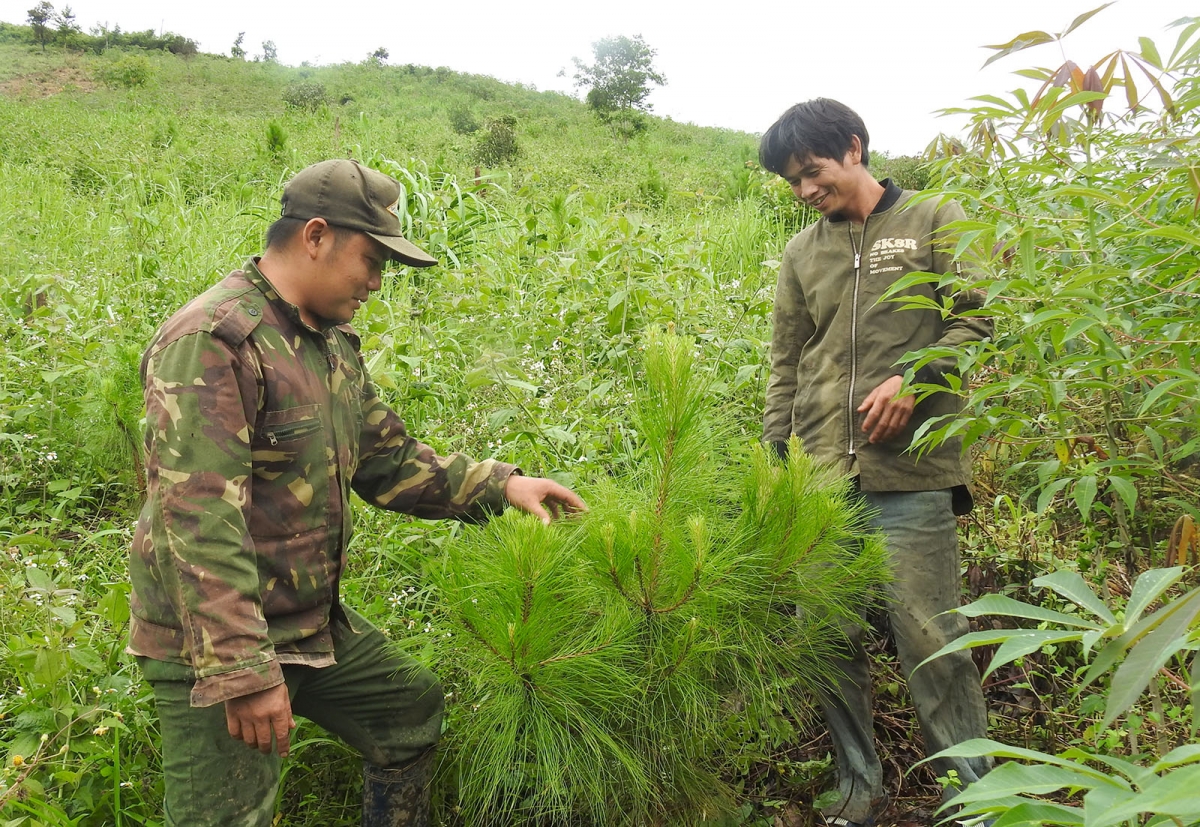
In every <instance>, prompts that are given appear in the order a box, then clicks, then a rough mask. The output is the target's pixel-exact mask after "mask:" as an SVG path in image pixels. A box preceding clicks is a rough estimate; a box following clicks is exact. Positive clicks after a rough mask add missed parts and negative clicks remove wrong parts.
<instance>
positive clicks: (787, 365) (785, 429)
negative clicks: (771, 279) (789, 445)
mask: <svg viewBox="0 0 1200 827" xmlns="http://www.w3.org/2000/svg"><path fill="white" fill-rule="evenodd" d="M772 318H773V327H772V332H771V372H770V375H769V376H768V377H767V400H766V405H765V406H764V408H763V441H764V442H766V443H768V444H778V443H786V442H787V441H788V439H790V438H791V436H792V406H793V404H794V403H795V400H796V390H797V386H798V377H797V375H796V370H797V368H798V367H799V365H800V353H801V351H802V350H803V348H804V345H805V344H806V343H807V342H808V341H809V339H811V338H812V336H813V334H814V333H815V326H814V324H813V320H812V316H811V315H810V314H809V312H808V307H807V305H806V304H805V301H804V291H803V290H801V288H800V279H799V273H798V272H797V270H796V260H795V256H794V255H792V254H791V251H790V250H789V251H785V253H784V256H783V264H782V265H780V267H779V280H778V283H777V284H776V287H775V310H774V314H773V317H772Z"/></svg>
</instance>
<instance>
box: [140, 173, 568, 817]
mask: <svg viewBox="0 0 1200 827" xmlns="http://www.w3.org/2000/svg"><path fill="white" fill-rule="evenodd" d="M400 192H401V188H400V185H399V184H398V183H397V182H396V181H394V180H392V179H391V178H389V177H388V176H386V175H384V174H383V173H380V172H377V171H375V170H373V169H369V168H366V167H362V166H360V165H359V164H357V163H356V162H354V161H347V160H333V161H325V162H322V163H320V164H316V165H314V166H311V167H308V168H307V169H304V170H302V171H301V172H299V173H298V174H297V175H296V176H295V177H294V178H293V179H292V180H291V181H290V182H289V183H288V184H287V186H286V187H285V189H284V192H283V211H282V217H281V218H280V219H279V220H278V221H276V222H275V223H274V224H273V225H272V226H271V228H270V229H269V230H268V232H267V248H266V251H265V252H264V253H263V255H262V257H261V258H254V259H251V260H250V261H248V262H247V263H246V265H245V266H244V267H243V268H242V269H241V270H237V271H234V272H233V273H232V274H230V275H229V276H228V277H226V278H225V279H224V280H223V281H222V282H220V283H219V284H217V285H216V286H214V287H213V288H211V289H210V290H208V291H207V292H205V293H204V294H202V295H200V296H199V297H197V298H196V299H194V300H193V301H191V302H190V303H188V304H187V305H186V306H185V307H183V308H182V309H181V310H179V311H178V312H177V313H175V315H173V316H172V317H171V318H170V319H169V320H168V321H167V322H166V324H164V325H163V326H162V328H161V329H160V330H159V331H158V333H157V334H156V335H155V337H154V340H153V341H152V342H151V344H150V347H149V349H148V350H147V351H146V354H145V356H144V358H143V360H142V380H143V385H144V388H145V401H146V453H147V465H146V469H147V478H148V492H147V501H146V505H145V507H144V509H143V510H142V513H141V517H140V519H139V521H138V525H137V531H136V533H135V536H134V541H133V548H132V553H131V558H130V576H131V579H132V581H133V595H132V600H131V604H132V615H133V617H132V621H131V629H130V643H129V651H130V652H131V653H132V654H134V655H137V656H138V660H139V662H140V663H141V665H142V669H143V672H144V674H145V676H146V678H147V680H148V681H149V682H150V684H151V686H152V687H153V689H154V696H155V703H156V706H157V709H158V714H159V720H160V731H161V735H162V742H163V748H162V754H163V770H164V775H165V787H166V803H165V810H166V823H167V824H168V825H186V827H197V825H213V826H214V827H217V826H218V825H219V827H229V826H230V825H238V826H239V827H243V826H244V827H259V826H260V825H261V827H268V825H270V824H272V823H273V821H272V814H273V809H274V803H275V796H276V790H277V787H278V784H279V777H280V759H281V758H282V757H283V756H286V755H287V752H288V739H289V732H290V730H291V729H292V728H293V727H294V726H295V724H294V722H293V720H292V713H293V712H298V713H300V714H301V715H304V716H305V717H307V718H310V719H311V720H313V721H316V722H317V723H319V724H321V725H322V726H324V727H325V728H326V729H328V730H330V731H332V732H334V733H336V734H337V735H339V736H341V738H342V739H343V740H345V741H346V742H347V743H348V744H350V745H351V746H352V747H354V748H355V749H357V750H358V751H359V752H361V753H362V755H363V757H364V761H365V764H366V766H365V791H364V814H363V822H362V823H363V824H364V825H369V827H379V826H380V825H388V827H400V825H411V826H415V825H422V826H423V825H427V824H428V823H429V822H428V818H429V816H428V796H427V789H426V788H427V786H428V781H429V774H430V769H431V757H432V751H433V747H434V745H435V744H436V742H437V740H438V737H439V735H440V733H441V719H442V706H443V696H442V689H441V687H440V685H439V684H438V682H437V679H436V678H435V677H434V676H433V675H432V674H431V673H430V672H429V671H428V670H426V669H424V668H422V667H420V666H419V665H417V664H416V663H415V662H413V661H411V660H410V659H408V658H406V657H404V656H402V655H400V654H398V653H397V652H395V651H394V650H393V649H392V648H390V647H389V646H388V642H387V640H386V639H385V638H384V636H383V635H382V634H381V633H380V632H379V630H377V629H375V628H374V627H373V626H372V625H371V624H370V623H369V622H368V621H367V620H366V619H365V618H363V617H362V616H361V615H359V614H357V613H356V612H354V611H353V610H352V609H351V608H349V607H348V606H345V605H344V604H342V603H341V601H340V599H339V581H340V578H341V575H342V572H343V571H344V569H345V565H346V549H347V546H348V544H349V542H350V537H351V531H352V527H351V507H350V505H351V504H350V492H351V491H354V492H355V493H357V494H358V495H359V496H360V497H362V498H363V499H364V500H365V501H367V502H369V503H371V504H372V505H376V506H379V507H381V508H387V509H390V510H393V511H400V512H403V513H406V514H414V515H416V516H419V517H424V518H442V517H450V518H458V519H467V520H482V519H486V517H487V515H488V514H490V513H493V512H498V511H500V510H502V509H503V508H504V506H505V505H506V504H510V505H513V506H516V507H517V508H520V509H522V510H525V511H529V512H531V513H534V514H537V515H538V516H540V517H542V519H543V520H544V521H547V522H548V521H549V520H550V513H549V512H548V511H547V510H546V507H549V509H550V511H553V512H554V513H556V514H557V513H558V512H559V510H560V509H565V510H579V509H582V508H583V507H584V505H583V503H582V501H581V500H580V499H579V498H578V497H577V496H576V495H575V494H574V493H572V492H571V491H569V490H568V489H566V488H563V487H562V486H561V485H558V484H557V483H555V482H553V481H551V480H546V479H538V478H533V477H524V476H522V475H521V474H520V471H519V469H517V468H516V467H515V466H512V465H508V464H506V463H501V462H496V461H495V460H484V461H482V462H476V461H474V460H472V459H471V458H470V457H467V456H464V455H462V454H451V455H450V456H448V457H441V456H438V455H437V454H436V453H435V452H434V451H433V449H432V448H430V447H429V446H427V445H424V444H422V443H421V442H419V441H417V440H416V439H414V438H412V437H411V436H409V435H408V433H407V431H406V429H405V426H404V422H403V421H401V419H400V418H399V417H398V416H397V415H396V413H395V412H394V411H393V410H392V409H391V408H390V407H388V405H387V404H386V403H385V402H384V401H383V400H381V399H380V398H379V396H378V395H377V394H376V392H375V389H374V387H373V385H372V384H371V380H370V377H369V376H368V374H367V368H366V365H365V363H364V360H363V358H362V356H361V354H360V353H359V340H358V337H357V336H356V335H355V333H354V331H353V330H352V329H351V328H350V327H349V325H348V322H349V321H350V320H351V317H353V315H354V313H355V311H356V310H357V309H358V308H359V307H360V306H361V305H362V304H364V303H365V302H366V301H367V300H368V298H369V297H370V294H371V293H372V292H374V291H376V290H378V289H379V288H380V286H381V285H380V280H381V276H382V271H383V267H384V264H385V262H387V261H388V260H395V261H399V262H401V263H403V264H407V265H410V266H415V267H425V266H429V265H432V264H435V263H436V261H435V260H434V259H433V258H432V257H430V256H429V255H428V254H426V253H425V252H424V251H422V250H420V249H419V248H417V247H416V246H414V245H413V244H411V243H409V242H408V241H407V240H406V239H405V238H404V237H403V236H402V234H401V231H400V222H399V218H398V216H397V213H398V209H399V205H398V199H399V196H400ZM544 506H546V507H544ZM247 747H251V748H252V749H247Z"/></svg>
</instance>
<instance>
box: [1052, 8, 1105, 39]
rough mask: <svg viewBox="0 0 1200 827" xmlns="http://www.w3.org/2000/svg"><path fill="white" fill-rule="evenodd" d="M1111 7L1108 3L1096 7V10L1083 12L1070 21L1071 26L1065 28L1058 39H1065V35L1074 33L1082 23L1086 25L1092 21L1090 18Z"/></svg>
mask: <svg viewBox="0 0 1200 827" xmlns="http://www.w3.org/2000/svg"><path fill="white" fill-rule="evenodd" d="M1111 5H1112V3H1111V2H1110V3H1105V4H1104V5H1103V6H1097V7H1096V8H1094V9H1092V10H1091V11H1085V12H1084V13H1083V14H1081V15H1079V16H1078V17H1076V18H1075V19H1074V20H1072V21H1071V25H1070V26H1067V29H1066V31H1064V32H1063V33H1062V34H1061V35H1060V37H1066V36H1067V35H1069V34H1070V33H1071V32H1073V31H1075V30H1076V29H1078V28H1079V27H1080V26H1082V25H1083V24H1084V23H1086V22H1087V21H1088V20H1091V19H1092V17H1094V16H1095V15H1097V14H1099V13H1100V12H1102V11H1104V10H1105V9H1107V8H1108V7H1109V6H1111Z"/></svg>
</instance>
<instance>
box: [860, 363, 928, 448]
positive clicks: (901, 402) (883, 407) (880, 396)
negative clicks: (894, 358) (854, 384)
mask: <svg viewBox="0 0 1200 827" xmlns="http://www.w3.org/2000/svg"><path fill="white" fill-rule="evenodd" d="M903 386H904V377H903V376H893V377H892V378H891V379H887V380H885V381H884V382H882V383H880V385H879V387H877V388H876V389H875V390H873V391H871V392H870V393H869V394H867V398H866V399H864V400H863V403H862V404H861V405H859V406H858V412H859V413H866V417H865V418H864V419H863V424H862V430H863V433H864V434H870V436H868V437H867V442H870V443H871V444H872V445H874V444H876V443H879V442H887V441H888V440H889V439H891V438H892V437H894V436H896V434H898V433H900V432H901V431H903V430H904V426H905V425H907V424H908V420H909V417H911V416H912V412H913V405H914V404H916V403H915V401H914V399H913V397H912V396H902V397H900V398H897V397H896V395H897V394H898V393H900V389H901V388H902V387H903Z"/></svg>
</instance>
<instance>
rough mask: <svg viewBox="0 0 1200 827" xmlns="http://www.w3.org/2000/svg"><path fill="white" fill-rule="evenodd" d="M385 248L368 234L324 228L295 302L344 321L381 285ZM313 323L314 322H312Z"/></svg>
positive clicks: (305, 312) (303, 309) (306, 312)
mask: <svg viewBox="0 0 1200 827" xmlns="http://www.w3.org/2000/svg"><path fill="white" fill-rule="evenodd" d="M386 261H387V251H386V249H385V248H384V246H383V245H382V244H380V243H379V242H378V241H376V240H375V239H373V238H371V237H370V236H368V235H366V234H364V233H360V232H356V231H354V230H347V229H343V228H336V229H335V228H327V229H326V232H325V237H324V238H322V243H321V244H320V245H319V247H318V253H317V257H316V260H315V261H314V264H315V265H316V266H315V267H314V269H313V277H312V278H311V279H310V280H308V282H307V284H306V288H307V289H305V290H304V292H303V294H302V295H301V296H299V297H298V298H299V301H297V302H296V306H297V307H298V308H299V309H300V313H301V316H302V317H306V318H305V321H308V322H309V323H310V324H312V321H311V320H310V318H309V317H311V318H314V319H317V320H323V321H325V322H332V323H333V324H346V323H348V322H349V321H350V320H351V319H352V318H353V317H354V313H355V311H356V310H358V309H359V308H360V307H362V306H363V305H364V304H366V303H367V299H368V298H370V296H371V294H372V293H374V292H375V291H376V290H378V289H379V288H380V287H381V286H382V285H381V281H382V277H383V266H384V262H386ZM314 326H316V325H314Z"/></svg>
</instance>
